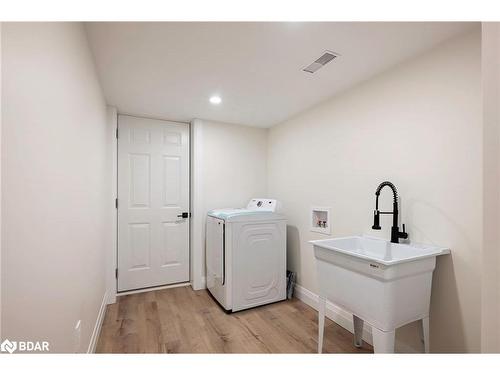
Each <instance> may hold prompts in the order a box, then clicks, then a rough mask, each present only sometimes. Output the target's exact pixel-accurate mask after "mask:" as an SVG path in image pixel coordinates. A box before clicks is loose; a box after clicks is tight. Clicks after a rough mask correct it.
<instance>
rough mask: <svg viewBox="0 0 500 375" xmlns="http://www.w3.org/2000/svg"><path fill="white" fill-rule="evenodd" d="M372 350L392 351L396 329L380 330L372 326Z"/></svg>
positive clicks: (376, 351) (380, 351)
mask: <svg viewBox="0 0 500 375" xmlns="http://www.w3.org/2000/svg"><path fill="white" fill-rule="evenodd" d="M372 336H373V351H374V352H375V353H376V354H378V353H394V341H395V338H396V331H395V330H394V331H388V332H386V331H381V330H380V329H377V328H375V327H372Z"/></svg>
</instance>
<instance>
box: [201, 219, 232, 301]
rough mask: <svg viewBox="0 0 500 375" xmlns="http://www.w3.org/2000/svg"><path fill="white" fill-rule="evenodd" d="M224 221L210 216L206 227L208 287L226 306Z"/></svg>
mask: <svg viewBox="0 0 500 375" xmlns="http://www.w3.org/2000/svg"><path fill="white" fill-rule="evenodd" d="M224 261H225V254H224V221H223V220H220V219H217V218H214V217H211V216H208V217H207V228H206V269H207V271H206V272H207V288H208V290H209V291H210V293H211V294H212V295H213V296H214V297H215V299H217V301H219V303H220V304H221V305H222V306H223V307H224V308H225V309H230V306H229V305H228V299H227V287H226V286H227V267H224V264H223V262H224Z"/></svg>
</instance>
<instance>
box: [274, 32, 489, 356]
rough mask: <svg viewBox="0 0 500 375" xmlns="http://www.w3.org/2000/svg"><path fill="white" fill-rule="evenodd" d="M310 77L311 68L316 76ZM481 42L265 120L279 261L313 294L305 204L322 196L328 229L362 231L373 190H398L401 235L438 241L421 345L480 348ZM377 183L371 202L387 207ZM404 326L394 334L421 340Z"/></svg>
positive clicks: (449, 48) (451, 47) (470, 37)
mask: <svg viewBox="0 0 500 375" xmlns="http://www.w3.org/2000/svg"><path fill="white" fill-rule="evenodd" d="M318 79H319V77H318ZM481 120H482V119H481V40H480V32H479V30H477V29H476V30H474V32H472V33H469V34H467V35H465V36H460V37H458V38H455V39H453V40H451V41H449V42H446V43H444V44H442V45H440V46H438V47H437V48H435V49H433V50H432V51H429V52H427V53H426V54H424V55H422V56H420V57H418V58H414V59H412V60H411V61H408V62H406V63H403V64H401V65H399V66H397V67H395V68H394V69H391V70H389V71H387V72H386V73H384V74H381V75H379V76H377V77H375V78H373V79H371V80H369V81H366V82H365V83H362V84H360V85H358V86H357V87H355V88H353V89H350V90H348V91H347V92H344V93H343V94H341V95H338V96H336V97H334V98H332V99H331V100H329V101H327V102H325V103H323V104H321V105H319V106H317V107H315V108H313V109H310V110H308V111H306V112H304V113H302V114H300V115H299V116H297V117H295V118H293V119H290V120H288V121H286V122H284V123H282V124H279V125H277V126H275V127H273V128H271V130H270V135H269V147H268V154H269V159H268V164H269V165H268V176H269V179H268V184H269V195H271V196H273V197H276V198H277V199H279V200H281V201H282V202H283V206H284V210H285V213H286V215H287V216H288V219H289V226H288V263H289V268H291V269H293V270H295V271H297V272H298V283H299V284H301V285H302V286H304V287H305V288H307V289H309V290H311V291H313V292H317V291H318V285H317V281H316V270H315V261H314V256H313V252H312V248H311V246H310V245H309V244H308V243H307V241H308V240H311V239H319V238H324V237H323V236H322V235H321V234H315V233H311V232H310V231H309V209H310V207H311V206H312V205H320V206H331V208H332V219H333V232H332V235H334V236H343V235H353V234H363V233H369V234H376V235H384V236H386V237H387V238H388V236H389V231H390V227H391V224H390V220H391V218H390V217H388V216H387V217H384V218H383V220H381V225H382V227H383V231H382V233H380V232H376V231H372V230H371V225H372V221H373V209H374V205H375V195H374V192H375V189H376V187H377V185H378V184H379V183H380V182H382V181H384V180H390V181H392V182H394V183H395V185H396V186H397V188H398V190H399V192H400V195H401V196H402V219H403V222H404V223H406V227H407V231H408V232H409V233H410V236H411V239H412V240H413V241H416V242H425V243H431V244H439V245H443V246H449V247H450V248H451V249H452V256H448V257H443V258H442V259H439V260H438V264H437V268H436V271H435V276H434V286H433V294H432V302H431V350H432V351H434V352H440V351H451V352H463V351H473V352H475V351H479V350H480V341H481V340H480V324H481V323H480V318H481V309H480V305H481V293H480V287H481V283H480V275H479V271H480V265H481V262H480V257H481V245H482V196H483V192H482V121H481ZM390 195H391V194H390V193H389V192H388V191H384V192H383V193H382V196H383V197H382V198H381V207H382V208H383V207H387V208H388V209H389V208H391V205H390ZM416 337H417V333H416V330H415V326H414V325H413V326H410V327H405V328H403V329H401V330H398V333H397V338H398V340H399V341H402V342H404V343H405V344H407V345H410V346H412V347H413V348H414V349H415V350H420V343H418V342H417V340H416Z"/></svg>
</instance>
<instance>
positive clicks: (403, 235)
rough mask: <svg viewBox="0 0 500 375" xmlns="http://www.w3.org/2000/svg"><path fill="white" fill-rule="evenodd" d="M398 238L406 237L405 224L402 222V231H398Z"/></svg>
mask: <svg viewBox="0 0 500 375" xmlns="http://www.w3.org/2000/svg"><path fill="white" fill-rule="evenodd" d="M399 238H404V239H407V238H408V233H406V225H405V224H403V231H402V232H400V233H399Z"/></svg>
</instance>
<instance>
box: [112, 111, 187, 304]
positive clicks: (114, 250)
mask: <svg viewBox="0 0 500 375" xmlns="http://www.w3.org/2000/svg"><path fill="white" fill-rule="evenodd" d="M120 114H121V115H127V116H134V117H139V118H141V117H142V118H147V119H152V120H163V121H172V120H167V119H161V118H152V117H144V116H140V115H134V114H131V113H127V112H123V113H122V112H120ZM107 121H108V136H110V137H111V142H110V143H111V151H110V152H111V158H110V159H111V163H112V166H111V171H112V173H111V179H112V183H111V194H110V195H111V197H110V198H111V199H110V202H111V207H112V210H113V212H112V215H111V217H112V219H111V228H110V230H111V235H110V241H109V251H108V256H107V257H106V290H107V292H108V301H107V303H108V304H111V303H115V302H116V297H117V296H118V295H125V294H130V293H138V292H146V291H148V290H150V289H151V290H158V289H167V288H172V287H173V286H175V285H165V286H161V287H152V288H145V289H141V290H140V291H131V292H122V293H118V283H117V281H118V280H117V279H116V269H117V265H118V210H117V209H116V205H115V202H116V198H117V196H118V138H117V136H116V135H117V129H118V111H117V109H116V107H112V106H108V107H107ZM175 122H178V123H183V124H186V125H187V126H188V132H189V150H188V153H189V155H192V140H191V136H192V132H191V123H189V122H183V121H175ZM192 163H193V162H192V160H191V158H190V161H189V171H188V179H189V182H188V186H189V192H188V196H189V202H190V208H189V211H190V212H193V208H192V206H191V204H192V203H193V200H192V198H191V189H192V188H191V176H192V174H191V168H192V167H191V166H192ZM190 220H192V219H190ZM190 228H191V225H190ZM190 230H191V229H190ZM191 238H192V235H191V233H190V235H189V244H188V248H189V265H190V266H189V269H190V276H189V279H190V281H191V279H192V256H191ZM178 285H179V286H181V285H186V283H181V284H178Z"/></svg>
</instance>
